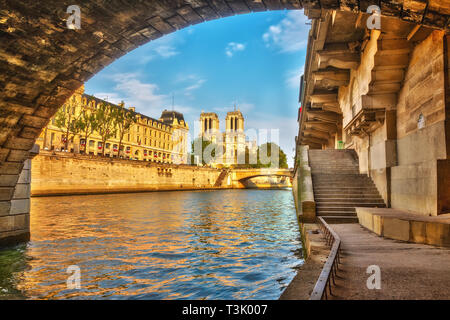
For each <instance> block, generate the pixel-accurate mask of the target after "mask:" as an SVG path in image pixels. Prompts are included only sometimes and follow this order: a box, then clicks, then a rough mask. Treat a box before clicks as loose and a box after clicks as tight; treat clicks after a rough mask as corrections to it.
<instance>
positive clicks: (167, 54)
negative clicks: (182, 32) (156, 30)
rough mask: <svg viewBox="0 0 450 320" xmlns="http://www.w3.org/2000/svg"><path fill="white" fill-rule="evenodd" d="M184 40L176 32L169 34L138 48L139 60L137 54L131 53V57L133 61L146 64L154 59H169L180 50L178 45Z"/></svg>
mask: <svg viewBox="0 0 450 320" xmlns="http://www.w3.org/2000/svg"><path fill="white" fill-rule="evenodd" d="M182 42H184V40H183V39H181V38H180V37H177V36H176V35H174V34H169V35H166V36H164V37H161V38H159V39H156V40H153V41H151V42H150V43H149V44H147V45H145V46H142V47H141V48H139V49H137V51H136V52H137V53H138V59H139V60H138V61H136V57H137V56H136V55H133V54H132V55H131V56H130V57H129V59H133V63H139V64H146V63H148V62H149V61H152V60H154V59H158V58H161V59H168V58H171V57H174V56H176V55H178V54H180V52H179V51H178V50H177V45H178V44H180V43H182Z"/></svg>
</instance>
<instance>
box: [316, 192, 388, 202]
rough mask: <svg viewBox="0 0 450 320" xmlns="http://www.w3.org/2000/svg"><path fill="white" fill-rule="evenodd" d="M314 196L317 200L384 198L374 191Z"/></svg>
mask: <svg viewBox="0 0 450 320" xmlns="http://www.w3.org/2000/svg"><path fill="white" fill-rule="evenodd" d="M314 198H315V199H316V201H328V200H329V201H338V200H341V201H347V200H349V201H353V200H360V199H364V200H383V199H382V198H381V197H380V195H379V194H378V193H373V194H364V193H358V194H353V193H347V194H340V195H336V194H335V193H328V194H323V193H320V194H317V193H316V194H314ZM338 202H339V201H338Z"/></svg>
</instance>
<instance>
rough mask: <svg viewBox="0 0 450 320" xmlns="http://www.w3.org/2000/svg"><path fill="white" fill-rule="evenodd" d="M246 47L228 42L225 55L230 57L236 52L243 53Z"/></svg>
mask: <svg viewBox="0 0 450 320" xmlns="http://www.w3.org/2000/svg"><path fill="white" fill-rule="evenodd" d="M245 47H246V45H245V44H243V43H238V42H229V43H228V44H227V46H226V48H225V54H226V55H227V56H228V57H230V58H231V57H232V56H233V55H234V54H235V53H236V52H238V51H244V50H245Z"/></svg>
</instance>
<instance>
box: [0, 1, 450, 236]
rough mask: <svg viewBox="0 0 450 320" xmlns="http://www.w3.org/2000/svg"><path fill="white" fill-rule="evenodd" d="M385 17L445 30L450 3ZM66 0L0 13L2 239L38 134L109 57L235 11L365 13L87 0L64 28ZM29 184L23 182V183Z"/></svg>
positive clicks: (15, 220) (14, 224)
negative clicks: (75, 23)
mask: <svg viewBox="0 0 450 320" xmlns="http://www.w3.org/2000/svg"><path fill="white" fill-rule="evenodd" d="M379 3H380V4H381V10H382V15H385V16H395V17H398V18H400V19H402V20H404V21H407V22H413V23H418V24H423V25H426V26H430V27H433V28H438V29H445V30H449V10H448V9H449V7H450V6H449V1H436V0H429V1H427V2H424V1H414V0H412V1H406V0H405V1H401V0H395V1H394V0H392V1H380V2H379ZM72 4H73V3H72V2H71V1H67V0H63V1H59V0H58V1H56V0H50V1H46V2H45V4H44V3H42V2H41V1H30V0H23V1H17V0H3V1H2V7H1V10H0V84H1V87H2V88H3V89H2V90H1V92H0V112H1V114H0V146H1V149H0V186H1V192H0V217H2V219H3V220H5V217H6V219H7V221H6V220H5V221H6V222H5V223H0V226H5V225H7V228H6V229H5V228H3V229H0V233H1V235H0V239H1V238H11V237H12V238H14V237H17V236H19V237H25V238H26V237H27V236H28V235H27V233H28V224H29V222H28V221H29V197H28V195H29V179H30V172H29V168H30V165H29V163H28V164H27V161H26V160H27V159H29V157H30V154H31V153H32V152H33V150H32V148H33V146H34V143H35V140H36V138H37V137H38V136H39V134H40V131H41V130H42V128H44V127H45V126H46V125H47V123H48V121H49V119H50V118H51V117H52V116H53V115H54V114H55V113H56V111H57V110H58V108H59V107H61V106H62V105H63V103H64V102H65V101H66V100H67V99H68V98H69V97H70V96H71V95H72V94H73V93H74V91H75V90H76V89H78V88H79V87H80V86H81V85H82V84H83V83H84V82H85V81H87V80H88V79H90V78H91V77H93V76H94V75H95V74H96V73H98V72H99V71H100V70H102V69H103V68H104V67H106V66H107V65H109V64H110V63H112V62H113V61H114V60H116V59H118V58H119V57H121V56H123V55H125V54H126V53H128V52H130V51H132V50H133V49H136V48H137V47H139V46H141V45H143V44H145V43H147V42H149V41H151V40H154V39H157V38H159V37H161V36H163V35H166V34H169V33H171V32H174V31H176V30H179V29H182V28H185V27H187V26H189V25H193V24H197V23H201V22H204V21H208V20H213V19H219V18H222V17H227V16H231V15H235V14H244V13H250V12H256V11H266V10H281V9H289V10H299V9H303V8H304V9H305V11H306V13H307V14H308V15H309V16H310V17H317V16H318V15H320V11H321V9H333V10H341V11H350V12H354V13H355V14H356V13H358V12H365V11H366V9H367V7H368V5H370V3H369V1H359V0H345V1H344V0H334V1H330V0H320V1H319V0H309V1H302V0H253V1H252V0H235V1H226V0H195V1H192V0H186V1H181V0H168V1H164V2H160V1H148V2H144V1H139V2H138V1H136V2H134V3H133V5H130V4H128V3H126V2H123V1H120V0H103V1H101V0H100V1H98V0H97V1H96V0H88V1H84V2H83V3H82V5H81V15H82V16H81V18H82V20H81V29H80V30H69V29H67V27H66V20H67V18H68V14H67V13H66V10H67V8H68V7H69V6H70V5H72ZM27 183H28V184H27Z"/></svg>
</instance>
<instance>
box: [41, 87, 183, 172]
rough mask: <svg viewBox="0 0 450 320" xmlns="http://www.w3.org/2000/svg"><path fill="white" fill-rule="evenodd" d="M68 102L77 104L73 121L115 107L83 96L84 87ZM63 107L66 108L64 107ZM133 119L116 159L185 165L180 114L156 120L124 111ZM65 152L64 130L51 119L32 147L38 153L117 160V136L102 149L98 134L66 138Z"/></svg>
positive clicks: (168, 115) (165, 111) (132, 110)
mask: <svg viewBox="0 0 450 320" xmlns="http://www.w3.org/2000/svg"><path fill="white" fill-rule="evenodd" d="M70 99H75V100H76V101H77V102H78V104H76V107H75V108H74V110H73V115H74V118H76V117H77V116H78V115H79V114H80V113H81V112H83V111H84V112H88V113H91V112H93V111H94V110H95V109H96V108H97V107H98V106H99V105H100V104H101V103H105V104H107V105H110V106H112V107H117V108H119V106H117V105H115V104H113V103H110V102H107V101H105V100H102V99H99V98H96V97H94V96H91V95H88V94H85V93H84V86H82V87H81V88H80V89H79V90H77V91H76V92H75V93H74V95H73V96H72V97H71V98H70ZM66 106H67V104H66ZM128 110H129V112H133V113H134V114H135V116H136V122H135V123H134V124H132V125H131V127H130V129H129V130H128V131H127V132H126V133H125V135H124V137H123V140H122V146H121V152H120V157H121V158H125V159H133V160H142V161H151V162H159V163H180V164H185V163H187V142H188V137H187V136H188V132H189V126H188V124H187V123H186V122H185V121H184V117H183V114H182V113H180V112H177V111H169V110H164V111H163V112H162V114H161V117H160V118H159V119H158V120H157V119H154V118H151V117H148V116H146V115H143V114H141V113H138V112H136V111H135V108H132V107H130V108H128ZM69 139H70V141H69V143H68V146H67V150H65V145H66V128H60V127H58V126H57V125H56V119H55V116H53V117H52V118H51V119H50V122H49V123H48V125H47V126H46V127H45V128H44V129H43V130H42V132H41V134H40V136H39V138H38V139H37V141H36V143H37V144H39V146H40V148H41V150H49V151H66V152H72V153H86V154H89V155H101V154H103V148H104V149H105V150H104V155H105V156H107V157H119V134H118V133H116V136H114V137H112V138H110V139H108V140H107V141H106V142H105V144H104V146H103V143H102V139H101V136H100V135H99V133H98V132H93V133H92V134H91V135H90V136H89V137H88V139H87V141H85V139H83V134H78V135H75V136H71V135H70V136H69Z"/></svg>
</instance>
